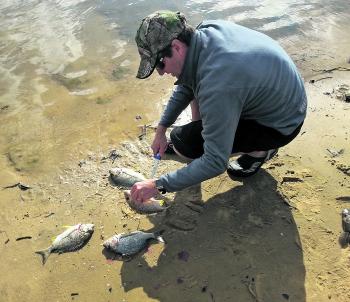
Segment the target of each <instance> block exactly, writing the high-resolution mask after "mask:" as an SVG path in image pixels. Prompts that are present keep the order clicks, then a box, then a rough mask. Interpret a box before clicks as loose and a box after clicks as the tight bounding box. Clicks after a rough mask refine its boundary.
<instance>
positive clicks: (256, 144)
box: [170, 120, 303, 159]
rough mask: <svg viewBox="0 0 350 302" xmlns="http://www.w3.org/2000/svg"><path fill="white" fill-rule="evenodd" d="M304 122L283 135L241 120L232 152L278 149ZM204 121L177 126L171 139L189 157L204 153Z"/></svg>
mask: <svg viewBox="0 0 350 302" xmlns="http://www.w3.org/2000/svg"><path fill="white" fill-rule="evenodd" d="M302 125H303V124H301V125H300V126H298V127H297V128H296V129H295V130H294V131H293V133H291V134H289V135H283V134H282V133H280V132H278V131H277V130H275V129H272V128H269V127H266V126H263V125H260V124H258V123H257V122H255V121H253V120H240V121H239V123H238V126H237V130H236V135H235V139H234V142H233V146H232V153H239V152H243V153H249V152H253V151H267V150H271V149H277V148H280V147H283V146H285V145H287V144H288V143H290V142H291V141H292V140H293V139H294V138H295V137H296V136H297V135H298V133H299V132H300V129H301V127H302ZM202 130H203V127H202V121H201V120H199V121H195V122H191V123H188V124H186V125H183V126H179V127H175V128H174V129H173V130H172V131H171V133H170V139H171V142H172V143H173V145H174V147H175V149H176V150H177V151H179V152H180V153H181V154H182V155H184V156H186V157H188V158H192V159H194V158H198V157H201V156H202V155H203V153H204V148H203V144H204V140H203V137H202V133H201V132H202Z"/></svg>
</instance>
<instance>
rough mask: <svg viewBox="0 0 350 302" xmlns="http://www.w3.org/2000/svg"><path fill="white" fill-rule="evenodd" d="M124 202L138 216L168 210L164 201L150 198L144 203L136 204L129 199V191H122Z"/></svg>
mask: <svg viewBox="0 0 350 302" xmlns="http://www.w3.org/2000/svg"><path fill="white" fill-rule="evenodd" d="M124 196H125V200H126V202H127V203H128V205H129V206H130V208H132V209H133V210H135V211H136V212H137V213H140V214H153V213H159V212H163V211H164V210H166V209H167V208H168V206H167V204H166V202H165V201H164V200H157V199H154V198H150V199H148V200H146V201H145V202H137V201H135V200H134V199H132V198H131V194H130V190H125V191H124Z"/></svg>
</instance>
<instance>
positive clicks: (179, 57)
mask: <svg viewBox="0 0 350 302" xmlns="http://www.w3.org/2000/svg"><path fill="white" fill-rule="evenodd" d="M171 50H172V56H171V57H166V56H165V57H163V58H162V63H163V64H162V65H163V68H161V67H160V66H159V65H157V66H156V69H157V72H158V74H159V75H161V76H162V75H164V74H171V75H172V76H173V77H176V78H177V79H178V78H179V76H180V74H181V72H182V68H183V65H184V62H185V58H186V51H187V46H186V45H185V44H184V43H182V42H180V41H179V40H176V39H175V40H174V41H173V42H172V44H171Z"/></svg>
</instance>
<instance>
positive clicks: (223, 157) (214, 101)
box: [159, 68, 243, 192]
mask: <svg viewBox="0 0 350 302" xmlns="http://www.w3.org/2000/svg"><path fill="white" fill-rule="evenodd" d="M222 72H223V69H222V68H216V69H211V70H206V71H205V72H204V76H203V78H202V80H201V82H200V83H199V84H200V87H202V88H201V89H200V90H199V91H198V97H197V99H198V102H199V110H200V114H201V118H202V125H203V131H202V136H203V139H204V154H203V155H202V156H201V157H200V158H198V159H195V160H194V161H192V162H191V163H190V164H189V165H187V166H186V167H183V168H182V169H179V170H177V171H174V172H171V173H168V174H165V175H162V176H161V177H160V178H159V180H160V183H161V184H162V185H163V186H164V188H165V189H166V190H167V191H169V192H174V191H179V190H182V189H184V188H186V187H189V186H191V185H194V184H197V183H200V182H202V181H204V180H207V179H209V178H212V177H215V176H217V175H219V174H221V173H223V172H224V171H225V170H226V168H227V162H228V160H229V157H230V155H231V152H232V146H233V141H234V136H235V132H236V128H237V125H238V121H239V117H240V113H241V111H242V107H243V101H242V99H243V96H242V91H240V89H230V85H229V83H227V82H226V83H225V81H215V79H217V78H222V77H220V76H219V75H218V74H217V73H222ZM227 81H229V79H228V80H227Z"/></svg>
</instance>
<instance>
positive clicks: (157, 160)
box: [151, 153, 161, 179]
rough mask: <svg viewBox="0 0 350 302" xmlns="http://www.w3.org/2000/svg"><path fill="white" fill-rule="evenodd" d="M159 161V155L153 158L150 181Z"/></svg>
mask: <svg viewBox="0 0 350 302" xmlns="http://www.w3.org/2000/svg"><path fill="white" fill-rule="evenodd" d="M160 159H161V157H160V154H159V153H157V154H155V155H154V156H153V167H152V173H151V179H152V178H154V176H155V175H156V172H157V169H158V165H159V162H160Z"/></svg>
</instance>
